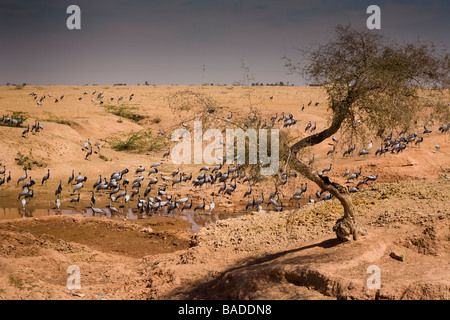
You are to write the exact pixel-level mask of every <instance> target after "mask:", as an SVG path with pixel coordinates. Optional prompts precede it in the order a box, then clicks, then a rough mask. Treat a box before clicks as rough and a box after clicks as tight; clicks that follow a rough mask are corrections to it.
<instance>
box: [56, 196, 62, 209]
mask: <svg viewBox="0 0 450 320" xmlns="http://www.w3.org/2000/svg"><path fill="white" fill-rule="evenodd" d="M55 206H56V210H57V211H58V212H60V211H61V200H59V198H56V200H55Z"/></svg>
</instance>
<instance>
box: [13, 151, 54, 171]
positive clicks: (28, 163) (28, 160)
mask: <svg viewBox="0 0 450 320" xmlns="http://www.w3.org/2000/svg"><path fill="white" fill-rule="evenodd" d="M14 160H15V161H16V163H17V164H18V165H19V166H23V169H27V170H33V166H36V167H38V168H42V167H44V168H45V167H46V166H47V163H45V162H43V161H38V160H36V159H34V156H33V153H32V151H31V150H30V152H29V155H28V156H26V155H23V154H22V153H21V152H20V151H19V152H17V158H15V159H14Z"/></svg>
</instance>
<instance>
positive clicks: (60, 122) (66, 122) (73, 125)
mask: <svg viewBox="0 0 450 320" xmlns="http://www.w3.org/2000/svg"><path fill="white" fill-rule="evenodd" d="M39 121H42V122H54V123H58V124H62V125H66V126H69V127H76V126H78V123H76V122H75V121H72V120H63V119H39Z"/></svg>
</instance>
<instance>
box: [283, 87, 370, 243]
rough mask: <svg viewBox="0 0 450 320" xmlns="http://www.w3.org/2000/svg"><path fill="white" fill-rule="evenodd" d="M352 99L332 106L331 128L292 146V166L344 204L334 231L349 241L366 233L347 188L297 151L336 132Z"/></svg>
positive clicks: (339, 236) (317, 142) (340, 237)
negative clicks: (357, 221)
mask: <svg viewBox="0 0 450 320" xmlns="http://www.w3.org/2000/svg"><path fill="white" fill-rule="evenodd" d="M351 101H352V97H351V95H349V96H348V97H347V100H346V101H345V102H344V104H343V105H341V106H335V107H334V108H332V109H333V111H334V113H333V115H334V116H333V120H332V123H331V125H330V127H329V128H327V129H325V130H323V131H321V132H319V133H317V134H314V135H311V136H308V137H305V138H303V139H302V140H300V141H298V142H296V143H295V144H294V145H293V146H291V147H290V150H291V152H292V155H293V156H292V157H291V158H292V159H291V161H290V162H291V165H292V167H293V168H294V169H295V170H296V171H298V172H300V173H301V174H302V175H303V176H305V177H306V178H307V179H309V180H311V181H312V182H314V183H316V184H317V185H318V186H319V187H320V188H321V189H322V190H325V191H328V192H330V193H331V194H332V195H333V196H334V197H335V198H336V199H338V200H339V202H340V203H341V204H342V206H343V208H344V216H343V217H342V218H340V219H339V220H338V221H336V224H335V226H334V227H333V231H334V232H335V233H336V236H337V237H338V238H339V239H341V240H343V241H348V240H351V239H353V240H357V239H358V234H364V233H365V232H364V230H363V229H362V228H360V227H358V225H357V223H356V220H355V214H354V213H355V210H354V207H353V203H352V199H351V197H350V195H349V193H348V190H347V188H345V187H344V186H341V185H339V184H338V183H334V182H331V181H329V179H328V177H324V178H321V177H320V176H319V175H318V174H317V172H316V171H315V170H313V169H312V168H311V167H310V166H308V165H306V164H305V163H303V162H302V161H300V160H299V159H298V158H297V153H298V152H299V151H300V150H301V149H303V148H305V147H308V146H313V145H316V144H319V143H321V142H322V141H324V140H325V139H327V138H329V137H331V136H332V135H333V134H335V133H336V132H337V131H338V130H339V128H340V127H341V124H342V122H343V121H344V120H345V112H344V110H345V106H348V105H351Z"/></svg>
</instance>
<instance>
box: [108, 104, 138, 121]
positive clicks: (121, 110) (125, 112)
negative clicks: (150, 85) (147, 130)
mask: <svg viewBox="0 0 450 320" xmlns="http://www.w3.org/2000/svg"><path fill="white" fill-rule="evenodd" d="M105 110H106V112H109V113H112V114H113V115H115V116H118V117H122V118H125V119H128V120H131V121H133V122H139V121H141V120H143V119H145V118H147V116H143V115H141V114H138V113H136V112H134V110H136V107H130V106H122V105H121V106H113V105H106V106H105Z"/></svg>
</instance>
